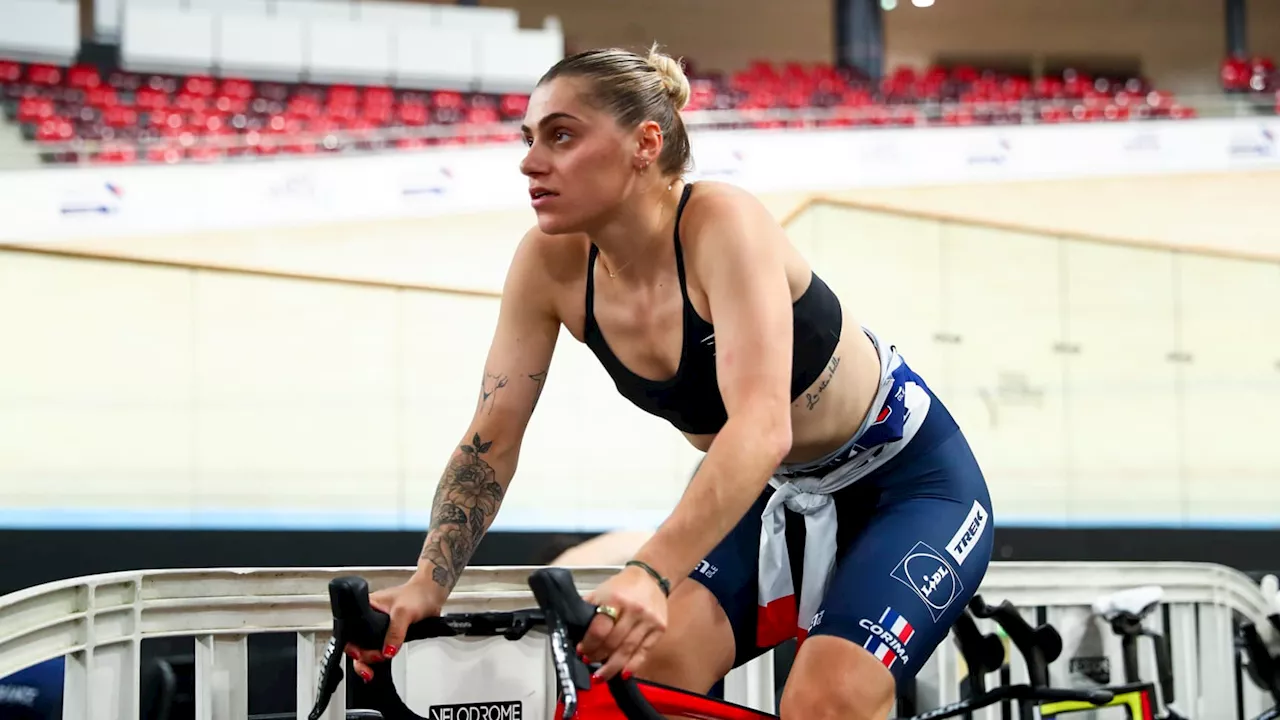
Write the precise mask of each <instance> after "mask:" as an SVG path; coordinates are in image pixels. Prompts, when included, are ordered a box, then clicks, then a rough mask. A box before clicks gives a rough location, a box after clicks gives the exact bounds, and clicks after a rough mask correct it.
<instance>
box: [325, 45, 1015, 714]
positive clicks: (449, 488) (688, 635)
mask: <svg viewBox="0 0 1280 720" xmlns="http://www.w3.org/2000/svg"><path fill="white" fill-rule="evenodd" d="M688 97H689V84H688V81H687V80H686V79H685V77H684V73H683V71H682V70H681V68H680V66H679V65H678V64H677V63H676V62H675V61H674V60H672V59H671V58H670V57H667V56H665V55H662V54H659V53H657V52H653V51H651V52H650V53H649V54H648V56H647V57H646V56H644V55H637V54H634V53H630V52H626V51H622V50H616V49H608V50H593V51H589V52H584V53H580V54H577V55H574V56H571V57H568V58H565V59H564V60H562V61H561V62H559V63H557V64H556V65H555V66H553V67H552V68H551V69H550V70H549V71H548V72H547V73H546V75H544V76H543V78H542V79H541V80H540V81H539V83H538V86H537V88H536V89H535V91H534V92H533V93H532V95H531V97H530V100H529V105H528V111H527V113H526V115H525V123H524V135H525V142H526V144H527V146H528V150H527V153H526V154H525V156H524V159H523V161H522V163H521V168H520V169H521V172H522V173H523V174H524V175H526V176H527V177H528V179H529V195H530V200H531V202H532V205H533V209H534V211H535V213H536V215H537V226H536V227H534V228H532V229H530V230H529V232H528V233H527V234H526V235H525V237H524V238H523V240H522V241H521V242H520V244H519V247H518V249H517V250H516V252H515V255H514V257H513V260H512V263H511V266H510V268H509V270H508V274H507V278H506V281H505V284H504V289H503V295H502V304H501V310H500V312H499V317H498V322H497V327H496V330H495V333H494V336H493V340H492V344H491V346H490V349H489V354H488V357H487V360H486V364H485V368H484V378H485V381H484V384H483V389H482V391H481V394H480V398H479V401H478V403H477V408H476V413H475V415H474V417H473V419H472V421H471V425H470V426H469V427H468V428H467V430H466V433H465V434H464V436H463V440H462V442H461V444H460V445H459V447H458V449H457V451H456V452H454V453H453V455H452V457H451V458H450V460H449V463H448V466H447V468H446V469H445V472H444V475H443V477H442V478H441V481H440V484H439V487H438V489H437V491H436V494H435V500H434V502H433V506H432V515H431V523H430V528H429V530H428V532H427V537H426V541H425V544H424V547H423V551H422V555H421V558H420V559H419V562H418V570H417V572H416V573H415V574H414V576H413V577H412V579H411V580H409V581H408V582H406V583H405V584H404V585H400V586H397V587H394V588H390V589H387V590H383V591H381V592H379V593H375V594H374V596H373V597H372V601H373V603H374V605H375V606H376V607H378V608H380V609H382V610H384V611H386V612H388V613H389V614H390V615H391V620H392V621H391V629H390V631H389V632H388V634H387V639H386V645H385V647H384V648H383V649H382V651H381V652H373V651H360V650H358V649H356V648H354V647H348V648H347V651H348V653H349V654H351V655H352V656H353V657H354V658H356V659H357V663H356V669H357V672H359V673H360V674H361V675H362V676H363V677H365V678H366V679H367V678H369V677H371V670H370V668H369V663H370V662H379V661H382V660H385V659H387V658H389V657H390V656H392V655H394V654H395V652H396V651H397V650H398V649H399V646H400V644H401V643H402V642H403V638H404V628H406V627H407V626H408V625H409V624H410V623H411V622H413V621H415V620H417V619H419V618H422V617H425V616H428V615H434V614H438V613H439V612H440V609H441V607H442V605H443V604H444V601H445V599H446V597H447V596H448V593H449V592H450V590H451V589H452V587H453V585H454V583H455V582H456V581H457V579H458V576H459V574H460V573H461V572H462V570H463V568H464V567H465V566H466V565H467V562H468V561H469V560H470V558H471V555H472V553H473V551H474V550H475V548H476V545H477V544H478V543H479V542H480V538H481V536H482V535H483V534H484V532H485V531H486V529H487V528H488V527H489V524H490V523H491V522H492V521H493V518H494V516H495V514H496V513H497V512H498V508H499V506H500V505H501V502H502V498H503V495H504V493H505V492H506V489H507V487H508V485H509V483H510V482H511V479H512V476H513V475H514V473H515V469H516V463H517V458H518V454H519V449H520V444H521V441H522V439H523V436H524V432H525V428H526V425H527V423H528V422H529V418H530V416H531V413H532V412H533V408H534V405H535V404H536V402H537V399H538V395H539V392H540V391H541V389H542V386H543V382H544V381H545V379H546V373H547V369H548V367H549V366H550V364H551V358H552V352H553V349H554V347H555V343H556V339H557V336H558V334H559V328H560V326H561V325H563V326H565V327H566V328H567V329H568V330H569V332H570V333H571V334H572V335H573V336H574V337H575V338H576V339H577V340H578V341H579V342H583V343H586V345H587V346H588V347H589V348H591V350H592V351H593V352H594V353H595V354H596V356H597V357H598V358H599V360H600V362H601V363H602V364H603V366H604V367H605V369H606V370H607V371H608V372H609V374H610V375H611V376H612V378H613V380H614V382H615V384H616V386H617V388H618V391H619V392H620V393H622V395H623V396H625V397H626V398H627V399H629V400H630V401H631V402H632V403H634V404H635V405H636V406H637V407H639V408H640V409H641V410H644V411H646V412H649V413H652V414H654V415H657V416H659V417H662V418H664V419H666V420H667V421H669V422H670V423H671V424H672V425H673V426H674V427H675V428H676V429H678V430H679V431H681V432H682V433H684V435H685V436H686V437H687V438H688V441H689V442H690V443H692V444H693V445H694V446H695V447H697V448H698V449H699V450H701V451H703V452H705V455H704V457H703V459H702V462H701V465H700V466H699V468H698V470H697V471H696V472H695V474H694V476H693V478H692V480H691V481H690V483H689V485H688V488H687V489H686V491H685V493H684V495H683V497H682V498H681V499H680V501H679V503H678V504H677V505H676V507H675V508H674V509H673V510H672V512H671V514H670V516H669V517H668V518H667V519H666V521H665V522H663V523H662V525H661V526H660V527H658V528H657V530H656V531H655V532H654V533H653V535H652V537H650V538H649V539H648V540H647V541H645V542H644V544H643V545H642V546H641V547H640V549H639V550H638V551H637V552H636V553H635V555H634V559H633V560H632V561H631V562H629V563H628V564H627V566H626V567H625V568H624V569H623V570H622V571H621V572H619V573H618V574H617V575H615V576H614V577H612V578H611V579H609V580H608V581H607V582H605V583H603V584H602V585H600V586H599V587H598V588H597V589H596V590H595V591H593V592H592V593H591V595H590V596H589V599H590V600H591V601H592V602H593V603H595V604H598V605H599V606H600V608H601V615H602V616H601V617H598V618H596V620H595V621H594V622H593V624H592V628H591V632H590V633H589V636H588V637H587V639H586V640H584V642H583V643H582V645H581V648H580V649H581V651H582V652H583V653H584V654H585V655H586V656H587V657H588V659H591V660H599V661H602V662H604V663H605V664H604V666H603V668H602V669H601V671H600V676H601V677H605V678H607V677H610V676H612V675H613V674H614V673H617V672H619V671H625V672H634V673H635V674H636V675H638V676H640V677H643V678H647V679H650V680H652V681H655V682H662V683H666V684H669V685H673V686H678V687H681V688H685V689H688V690H692V691H695V692H706V691H707V690H708V689H709V688H711V687H712V685H714V684H715V683H716V682H717V681H718V680H719V679H721V678H723V677H724V676H725V675H726V674H727V673H728V672H729V670H730V669H731V668H733V667H736V666H737V665H739V664H741V663H744V662H746V661H747V660H749V659H751V658H753V657H755V656H757V655H759V654H760V653H762V652H764V651H765V650H766V649H768V648H770V647H773V646H775V645H777V644H778V643H780V642H782V641H784V640H786V639H788V638H792V637H798V638H799V639H800V640H801V641H802V644H801V645H800V647H799V650H798V652H797V656H796V660H795V663H794V665H793V666H792V670H791V672H790V675H789V677H788V681H787V684H786V687H785V690H784V692H783V696H782V700H781V714H782V716H783V718H785V719H786V720H818V719H819V718H836V717H838V718H841V720H851V719H853V718H884V717H886V716H887V715H888V713H889V712H890V709H891V707H892V704H893V699H894V688H895V678H896V679H903V678H907V677H911V676H913V675H914V674H915V673H916V672H917V671H918V670H919V668H920V666H921V665H922V664H923V663H924V661H925V660H926V659H927V658H928V657H929V655H930V653H931V652H932V651H933V649H934V648H935V647H936V646H937V645H938V643H940V642H941V641H942V639H943V638H944V637H946V634H947V632H948V629H949V627H950V625H951V623H952V622H953V621H954V619H955V617H956V616H957V615H958V614H959V613H960V611H961V609H962V608H963V607H964V605H965V603H966V601H967V600H968V599H969V597H970V596H971V595H972V594H973V593H974V591H975V590H976V589H977V587H978V583H979V582H980V581H981V579H982V577H983V574H984V573H985V570H986V567H987V563H988V561H989V559H990V556H991V547H992V535H993V529H992V527H991V525H992V520H991V504H990V498H989V496H988V494H987V489H986V484H985V481H984V479H983V476H982V472H981V471H980V469H979V467H978V464H977V462H976V461H975V459H974V457H973V455H972V454H971V453H970V450H969V447H968V445H967V443H966V441H965V439H964V437H963V435H962V434H961V433H960V431H959V429H958V428H957V426H956V424H955V422H954V421H953V420H952V418H951V416H950V415H949V414H948V412H947V410H946V408H944V407H943V405H942V403H941V402H940V401H939V400H938V399H937V398H936V397H935V396H934V395H933V393H932V392H931V391H930V390H929V388H928V387H927V386H926V385H925V383H924V381H923V380H922V379H921V378H920V377H919V376H917V375H916V374H915V373H914V372H912V371H911V369H910V368H909V367H908V366H907V365H906V363H905V362H904V361H903V359H902V356H901V355H899V354H898V352H897V351H896V349H895V348H894V347H893V346H892V345H889V344H887V343H885V342H884V341H883V340H882V339H880V338H878V337H877V336H876V335H875V334H873V333H872V332H871V331H869V330H866V329H863V328H862V327H861V326H860V324H859V323H858V322H856V321H855V320H854V318H853V317H852V316H851V314H850V313H849V312H848V311H847V308H845V307H843V306H842V304H841V302H840V300H839V299H838V298H837V296H836V295H835V294H834V293H833V292H832V290H831V289H830V288H828V287H827V285H826V284H825V283H824V282H823V281H822V280H821V279H820V278H819V277H818V275H817V274H815V273H814V272H813V271H812V270H811V269H810V267H809V265H808V264H807V262H806V261H805V259H804V258H803V257H802V256H801V255H800V254H799V253H798V252H797V251H796V250H795V249H794V248H793V247H792V246H791V245H790V244H789V242H788V239H787V237H786V235H785V234H784V232H783V229H782V228H781V227H780V226H779V224H778V223H777V221H776V220H775V219H774V218H773V217H772V215H771V214H770V213H769V212H768V211H767V210H766V209H765V208H764V207H763V206H762V204H761V203H760V202H759V201H757V200H756V198H754V197H753V196H752V195H751V194H749V193H747V192H744V191H743V190H740V189H738V188H736V187H733V186H730V185H727V184H723V183H715V182H698V183H688V182H685V181H684V179H683V177H684V174H685V173H686V171H687V169H688V166H689V163H690V154H691V153H690V143H689V137H688V135H687V134H686V132H685V128H684V125H683V123H682V121H681V119H680V114H679V112H680V109H681V108H682V107H683V106H684V105H685V103H686V102H687V100H688ZM831 161H832V162H840V161H841V159H840V158H831ZM885 242H892V238H886V239H885ZM850 261H851V262H856V258H851V260H850ZM903 292H904V293H908V292H910V289H909V288H906V287H904V289H903ZM884 301H885V302H895V301H897V299H896V298H893V297H887V298H885V299H884ZM636 451H637V452H643V449H642V448H636ZM688 580H692V581H693V582H688ZM796 587H799V592H796V591H795V588H796Z"/></svg>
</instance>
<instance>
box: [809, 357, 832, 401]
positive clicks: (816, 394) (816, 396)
mask: <svg viewBox="0 0 1280 720" xmlns="http://www.w3.org/2000/svg"><path fill="white" fill-rule="evenodd" d="M838 367H840V356H838V355H833V356H832V357H831V360H830V361H829V362H828V363H827V370H829V371H830V372H829V373H828V374H827V376H826V377H825V378H823V379H822V382H820V383H818V387H817V389H816V390H814V391H813V392H806V393H805V394H804V401H805V404H806V405H808V409H809V410H812V409H813V406H814V405H817V404H818V401H819V400H821V399H822V391H823V390H826V389H827V386H828V385H830V384H831V378H833V377H835V376H836V368H838Z"/></svg>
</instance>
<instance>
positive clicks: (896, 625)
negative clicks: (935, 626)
mask: <svg viewBox="0 0 1280 720" xmlns="http://www.w3.org/2000/svg"><path fill="white" fill-rule="evenodd" d="M876 630H881V631H883V632H881V633H879V634H877V633H876ZM915 634H916V631H915V628H913V627H911V623H909V622H907V619H906V618H904V617H902V616H901V615H899V614H898V613H896V612H894V611H893V608H885V609H884V612H883V613H881V614H880V621H879V622H878V623H876V625H874V626H873V627H872V632H871V637H869V638H867V641H866V642H865V643H863V644H862V646H863V647H865V648H866V649H868V650H870V651H871V654H872V655H875V657H876V659H877V660H879V661H880V662H881V663H882V664H883V665H884V666H885V667H887V668H892V667H893V664H894V663H896V662H897V661H898V655H899V653H900V652H901V651H903V650H905V649H906V645H907V643H908V642H910V641H911V638H912V637H914V636H915ZM894 640H896V641H897V642H896V643H893V641H894ZM891 643H892V644H891ZM895 646H896V649H895Z"/></svg>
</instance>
